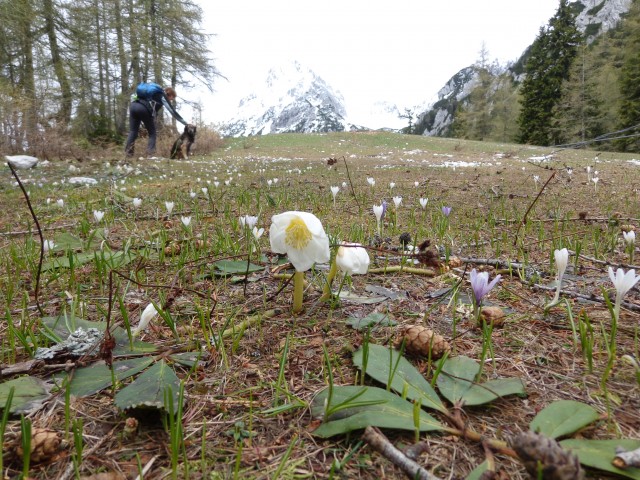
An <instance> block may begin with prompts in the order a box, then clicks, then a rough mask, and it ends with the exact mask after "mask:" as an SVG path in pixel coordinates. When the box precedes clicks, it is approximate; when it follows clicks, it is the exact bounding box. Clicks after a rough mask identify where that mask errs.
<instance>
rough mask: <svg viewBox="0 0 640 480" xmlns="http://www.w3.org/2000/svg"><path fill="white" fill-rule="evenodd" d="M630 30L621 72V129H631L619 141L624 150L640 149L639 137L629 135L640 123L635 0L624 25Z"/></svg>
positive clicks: (639, 16)
mask: <svg viewBox="0 0 640 480" xmlns="http://www.w3.org/2000/svg"><path fill="white" fill-rule="evenodd" d="M624 30H625V31H626V32H628V36H627V38H626V39H625V48H624V51H625V57H624V63H623V65H622V71H621V74H620V93H621V100H622V101H621V102H620V110H619V119H620V120H619V122H620V123H619V125H618V127H619V129H620V130H622V129H630V130H628V131H626V132H624V133H623V134H624V135H625V136H627V138H622V139H620V140H619V141H618V144H617V146H618V148H620V149H621V150H623V151H630V152H638V151H640V140H638V137H633V136H628V135H632V134H633V133H635V130H634V129H633V127H635V126H636V125H638V124H640V5H639V4H638V2H634V3H633V4H632V6H631V10H630V12H629V15H628V22H627V24H626V25H625V27H624Z"/></svg>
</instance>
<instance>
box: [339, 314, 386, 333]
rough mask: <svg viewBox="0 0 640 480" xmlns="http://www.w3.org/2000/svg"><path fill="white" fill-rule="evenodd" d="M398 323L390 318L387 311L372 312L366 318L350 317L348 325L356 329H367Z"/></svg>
mask: <svg viewBox="0 0 640 480" xmlns="http://www.w3.org/2000/svg"><path fill="white" fill-rule="evenodd" d="M397 324H398V323H397V322H396V321H394V320H392V319H390V318H389V315H387V314H385V313H378V312H374V313H370V314H369V315H367V316H366V317H364V318H357V317H349V319H348V320H347V325H350V326H351V327H353V328H355V329H356V330H366V329H367V328H369V327H372V328H371V330H375V329H376V328H377V327H392V326H394V325H397Z"/></svg>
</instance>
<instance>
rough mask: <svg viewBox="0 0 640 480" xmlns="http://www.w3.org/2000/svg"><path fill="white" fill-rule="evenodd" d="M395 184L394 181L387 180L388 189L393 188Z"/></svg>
mask: <svg viewBox="0 0 640 480" xmlns="http://www.w3.org/2000/svg"><path fill="white" fill-rule="evenodd" d="M395 186H396V183H395V182H389V189H390V190H393V187H395Z"/></svg>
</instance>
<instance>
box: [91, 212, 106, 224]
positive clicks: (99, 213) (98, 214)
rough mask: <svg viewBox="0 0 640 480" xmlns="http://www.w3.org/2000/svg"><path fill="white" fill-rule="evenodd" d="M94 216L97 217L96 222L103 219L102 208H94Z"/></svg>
mask: <svg viewBox="0 0 640 480" xmlns="http://www.w3.org/2000/svg"><path fill="white" fill-rule="evenodd" d="M93 218H95V219H96V222H100V221H102V219H103V218H104V212H103V211H101V210H94V211H93Z"/></svg>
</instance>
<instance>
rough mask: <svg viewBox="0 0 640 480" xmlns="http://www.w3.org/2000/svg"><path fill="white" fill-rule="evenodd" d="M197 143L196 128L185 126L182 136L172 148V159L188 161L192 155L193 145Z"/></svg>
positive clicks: (189, 125)
mask: <svg viewBox="0 0 640 480" xmlns="http://www.w3.org/2000/svg"><path fill="white" fill-rule="evenodd" d="M195 141H196V126H195V125H191V124H187V125H185V126H184V132H182V135H180V137H179V138H178V139H177V140H176V141H175V142H173V147H171V158H178V159H182V160H186V159H187V158H189V154H190V153H191V145H193V142H195Z"/></svg>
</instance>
